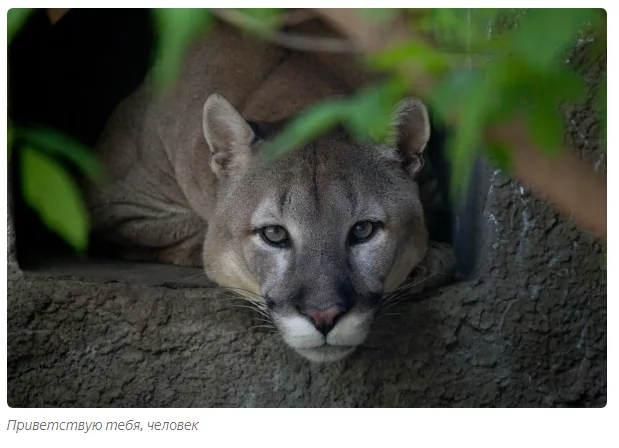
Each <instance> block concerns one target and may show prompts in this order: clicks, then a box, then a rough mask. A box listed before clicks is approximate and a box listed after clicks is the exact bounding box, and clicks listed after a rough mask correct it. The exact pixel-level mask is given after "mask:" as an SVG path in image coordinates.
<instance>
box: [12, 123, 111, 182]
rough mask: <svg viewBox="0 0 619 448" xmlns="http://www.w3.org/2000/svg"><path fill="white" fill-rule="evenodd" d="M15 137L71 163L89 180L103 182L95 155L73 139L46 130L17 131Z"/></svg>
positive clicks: (100, 168)
mask: <svg viewBox="0 0 619 448" xmlns="http://www.w3.org/2000/svg"><path fill="white" fill-rule="evenodd" d="M16 133H17V136H18V137H19V138H20V139H23V141H24V142H25V143H26V144H27V145H29V146H31V147H35V148H37V149H39V150H44V151H46V152H49V153H53V154H55V155H60V156H62V157H64V158H65V159H67V160H69V161H71V162H72V163H73V164H75V166H77V167H78V168H79V169H80V170H81V171H82V172H83V173H84V174H86V175H87V176H88V177H89V178H90V179H91V180H93V181H96V182H101V181H103V169H102V167H101V164H100V163H99V160H98V158H97V156H96V154H95V153H94V152H93V151H92V150H91V149H90V148H88V147H86V146H84V145H83V144H81V143H80V142H78V141H76V140H75V139H73V138H71V137H68V136H66V135H64V134H62V133H60V132H57V131H54V130H52V129H47V128H28V129H17V130H16Z"/></svg>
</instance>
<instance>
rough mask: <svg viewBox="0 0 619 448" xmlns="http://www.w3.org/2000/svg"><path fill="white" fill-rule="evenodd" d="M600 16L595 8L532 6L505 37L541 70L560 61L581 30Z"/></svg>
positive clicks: (522, 55) (509, 44) (516, 49)
mask: <svg viewBox="0 0 619 448" xmlns="http://www.w3.org/2000/svg"><path fill="white" fill-rule="evenodd" d="M596 18H597V12H596V10H595V9H586V8H580V9H570V8H553V9H543V8H534V9H530V10H528V11H527V12H526V14H524V15H523V16H522V19H521V21H520V23H519V25H518V26H517V27H516V28H515V29H514V30H513V31H511V32H509V33H507V34H506V35H505V36H504V37H505V40H503V39H502V40H503V42H504V43H507V46H508V47H509V48H510V49H511V50H512V51H514V52H515V53H516V54H517V55H519V56H520V57H522V58H523V59H524V60H526V61H527V62H528V63H529V64H532V65H534V66H536V67H538V68H540V69H542V70H545V69H547V68H549V67H550V66H551V65H552V64H553V63H555V62H558V60H559V58H560V57H562V56H563V54H564V52H565V51H566V50H567V49H568V47H569V46H570V45H573V44H574V43H575V40H576V37H577V35H578V32H579V31H581V30H582V29H583V28H584V27H585V26H586V25H587V23H589V22H592V21H593V20H595V19H596Z"/></svg>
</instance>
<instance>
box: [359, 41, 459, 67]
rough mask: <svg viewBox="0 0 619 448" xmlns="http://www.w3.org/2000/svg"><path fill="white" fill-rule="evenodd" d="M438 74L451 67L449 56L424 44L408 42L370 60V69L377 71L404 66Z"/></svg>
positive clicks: (388, 49)
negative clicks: (411, 65) (411, 66)
mask: <svg viewBox="0 0 619 448" xmlns="http://www.w3.org/2000/svg"><path fill="white" fill-rule="evenodd" d="M406 63H408V64H414V65H415V66H416V67H419V68H421V69H423V70H424V71H429V72H431V73H438V72H441V71H442V70H444V69H446V68H447V67H448V66H449V63H450V61H449V59H448V56H447V55H445V54H444V53H441V52H439V51H437V50H436V49H435V48H432V47H430V46H429V45H426V44H424V43H422V42H412V41H407V42H403V43H400V44H398V45H394V46H392V47H390V48H387V49H385V50H383V51H381V52H380V53H378V54H376V55H375V56H371V57H370V58H369V59H368V64H369V66H370V67H372V68H374V69H377V70H388V69H394V68H396V67H398V66H401V65H403V64H406Z"/></svg>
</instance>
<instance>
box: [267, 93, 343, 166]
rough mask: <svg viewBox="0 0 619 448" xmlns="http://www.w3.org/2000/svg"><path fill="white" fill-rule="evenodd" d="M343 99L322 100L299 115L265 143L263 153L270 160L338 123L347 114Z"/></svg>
mask: <svg viewBox="0 0 619 448" xmlns="http://www.w3.org/2000/svg"><path fill="white" fill-rule="evenodd" d="M347 109H348V104H347V103H346V102H345V101H323V102H321V103H318V104H316V105H315V106H313V107H311V108H310V109H308V110H306V111H305V112H304V113H302V114H301V115H299V116H298V117H297V118H296V119H294V120H293V121H292V122H291V123H289V124H288V125H287V126H286V127H285V129H284V130H283V131H282V132H281V133H280V134H279V135H278V136H277V137H275V139H273V140H272V141H271V142H268V143H266V144H265V147H264V152H263V155H264V157H265V161H266V162H272V161H274V160H275V159H276V158H278V157H281V156H282V155H284V154H285V153H287V152H288V151H290V150H292V149H294V148H296V147H298V146H301V145H303V144H305V143H307V142H308V141H310V140H311V139H313V138H315V137H317V136H318V135H320V134H322V133H324V132H326V131H328V130H329V129H330V128H332V127H334V126H335V125H337V124H338V123H340V122H341V121H342V120H343V118H344V117H345V116H346V114H347V112H348V111H347Z"/></svg>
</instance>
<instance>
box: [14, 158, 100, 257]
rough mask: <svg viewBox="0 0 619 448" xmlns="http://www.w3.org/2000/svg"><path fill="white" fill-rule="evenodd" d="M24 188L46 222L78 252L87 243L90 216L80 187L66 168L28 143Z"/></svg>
mask: <svg viewBox="0 0 619 448" xmlns="http://www.w3.org/2000/svg"><path fill="white" fill-rule="evenodd" d="M22 157H23V159H22V167H21V169H22V172H21V177H22V191H23V194H24V198H25V200H26V203H27V204H28V205H30V206H31V207H32V208H33V209H34V210H35V211H36V212H37V213H38V214H39V216H40V217H41V219H42V220H43V222H44V223H45V225H46V226H47V227H48V228H50V229H51V230H53V231H55V232H56V233H58V234H59V235H60V236H61V237H62V238H63V239H64V240H65V241H66V242H67V243H69V244H70V245H71V246H73V248H74V249H75V250H76V251H77V252H80V253H81V252H83V251H84V250H85V249H86V246H87V244H88V232H89V219H88V214H87V212H86V209H85V207H84V204H83V202H82V199H81V197H80V193H79V189H78V187H77V185H76V184H75V182H74V181H73V179H71V176H70V175H69V174H68V173H67V172H66V170H65V168H64V167H63V166H62V165H61V164H59V163H58V162H56V161H55V160H54V159H52V158H51V157H49V156H47V155H46V154H43V153H41V152H39V151H36V150H34V149H32V148H30V147H28V146H26V147H24V148H23V150H22Z"/></svg>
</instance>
